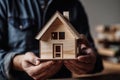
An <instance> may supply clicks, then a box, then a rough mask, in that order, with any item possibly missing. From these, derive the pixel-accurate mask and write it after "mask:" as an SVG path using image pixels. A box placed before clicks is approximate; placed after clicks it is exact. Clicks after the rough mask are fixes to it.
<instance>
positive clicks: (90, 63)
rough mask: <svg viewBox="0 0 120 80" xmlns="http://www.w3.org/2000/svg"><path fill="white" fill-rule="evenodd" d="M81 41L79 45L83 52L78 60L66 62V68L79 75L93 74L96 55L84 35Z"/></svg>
mask: <svg viewBox="0 0 120 80" xmlns="http://www.w3.org/2000/svg"><path fill="white" fill-rule="evenodd" d="M81 41H82V42H81V43H80V44H79V45H80V48H81V51H80V54H79V55H78V57H77V59H76V60H70V61H69V60H68V61H64V64H65V66H66V67H67V68H68V69H69V70H70V71H71V72H72V73H75V74H78V75H80V74H86V73H90V72H92V71H93V69H94V66H95V63H96V55H95V53H94V51H93V50H92V48H90V46H89V43H88V41H87V39H86V38H85V37H84V36H83V35H81Z"/></svg>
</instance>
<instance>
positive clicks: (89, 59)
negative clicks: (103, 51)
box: [77, 55, 96, 64]
mask: <svg viewBox="0 0 120 80" xmlns="http://www.w3.org/2000/svg"><path fill="white" fill-rule="evenodd" d="M77 59H78V61H79V62H84V63H88V64H94V63H95V62H96V60H95V58H94V57H92V56H91V55H84V56H78V57H77Z"/></svg>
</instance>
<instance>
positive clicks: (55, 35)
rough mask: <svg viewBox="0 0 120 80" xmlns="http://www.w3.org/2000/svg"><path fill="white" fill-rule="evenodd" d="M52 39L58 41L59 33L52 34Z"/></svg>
mask: <svg viewBox="0 0 120 80" xmlns="http://www.w3.org/2000/svg"><path fill="white" fill-rule="evenodd" d="M51 39H53V40H54V39H58V32H52V34H51Z"/></svg>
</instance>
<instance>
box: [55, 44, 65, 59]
mask: <svg viewBox="0 0 120 80" xmlns="http://www.w3.org/2000/svg"><path fill="white" fill-rule="evenodd" d="M62 52H63V45H62V44H54V45H53V58H62Z"/></svg>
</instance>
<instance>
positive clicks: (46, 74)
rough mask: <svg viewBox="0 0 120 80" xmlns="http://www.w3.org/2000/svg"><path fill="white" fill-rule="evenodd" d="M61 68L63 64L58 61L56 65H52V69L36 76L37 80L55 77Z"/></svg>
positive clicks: (49, 68)
mask: <svg viewBox="0 0 120 80" xmlns="http://www.w3.org/2000/svg"><path fill="white" fill-rule="evenodd" d="M61 66H62V62H61V61H57V62H56V63H55V64H54V65H52V66H51V67H48V68H47V69H46V70H44V71H43V72H42V73H39V74H38V75H36V78H37V79H45V78H48V77H50V76H52V75H54V74H55V73H56V72H58V70H59V69H60V68H61Z"/></svg>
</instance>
